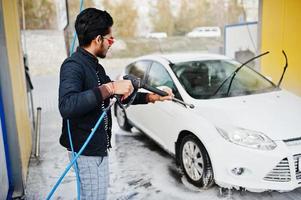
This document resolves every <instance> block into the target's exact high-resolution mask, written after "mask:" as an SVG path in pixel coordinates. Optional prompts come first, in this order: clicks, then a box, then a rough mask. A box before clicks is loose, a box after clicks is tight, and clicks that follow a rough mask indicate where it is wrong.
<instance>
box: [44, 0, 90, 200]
mask: <svg viewBox="0 0 301 200" xmlns="http://www.w3.org/2000/svg"><path fill="white" fill-rule="evenodd" d="M83 8H84V0H80V9H79V12H81V11H82V10H83ZM76 39H77V34H76V32H75V31H74V34H73V39H72V44H71V49H70V54H69V56H71V55H72V53H73V52H74V46H75V41H76ZM67 127H68V136H69V142H70V147H71V151H72V157H71V158H72V161H74V162H71V163H74V171H75V175H76V188H77V199H78V200H80V179H79V172H78V165H77V162H76V160H77V158H78V157H79V155H80V153H79V152H78V154H75V152H74V148H73V143H72V138H71V131H70V122H69V119H67ZM93 134H94V133H93ZM89 141H90V140H89ZM89 141H88V140H87V142H89ZM83 147H84V146H83ZM83 147H82V149H83ZM77 155H78V156H77ZM69 165H70V164H69ZM69 165H68V166H69ZM72 165H73V164H72ZM72 165H70V167H71V166H72ZM70 167H69V169H68V170H65V172H64V173H63V175H62V176H61V178H60V179H59V180H58V182H57V183H56V185H55V186H54V187H53V188H52V190H51V192H50V193H49V194H48V197H47V200H48V199H50V198H51V196H52V195H53V193H54V192H55V190H56V188H57V187H58V186H59V184H60V183H61V181H62V180H63V178H64V176H65V175H66V174H67V172H68V171H69V170H70ZM67 168H68V167H67ZM67 168H66V169H67Z"/></svg>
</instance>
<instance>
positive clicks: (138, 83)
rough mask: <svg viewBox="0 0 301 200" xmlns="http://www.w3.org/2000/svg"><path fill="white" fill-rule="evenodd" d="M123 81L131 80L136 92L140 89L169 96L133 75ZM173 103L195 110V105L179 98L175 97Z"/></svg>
mask: <svg viewBox="0 0 301 200" xmlns="http://www.w3.org/2000/svg"><path fill="white" fill-rule="evenodd" d="M123 79H124V80H130V81H131V82H132V85H133V86H134V90H135V91H137V90H138V89H140V88H143V89H146V90H148V91H150V92H153V93H155V94H158V95H160V96H167V95H168V94H167V92H164V91H162V90H159V89H157V88H155V87H151V86H149V85H147V84H146V83H145V82H143V81H141V79H140V78H137V77H135V76H133V75H125V76H124V77H123ZM172 101H174V102H178V103H181V104H183V105H185V106H188V107H189V108H191V109H193V108H194V105H193V104H189V103H186V102H184V101H182V100H180V99H177V98H175V97H173V98H172Z"/></svg>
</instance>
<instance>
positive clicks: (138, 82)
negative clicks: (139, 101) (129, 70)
mask: <svg viewBox="0 0 301 200" xmlns="http://www.w3.org/2000/svg"><path fill="white" fill-rule="evenodd" d="M123 79H124V80H130V81H131V82H132V85H133V87H134V89H135V90H138V89H139V88H142V84H141V79H140V78H138V77H136V76H133V75H130V74H128V75H125V76H123Z"/></svg>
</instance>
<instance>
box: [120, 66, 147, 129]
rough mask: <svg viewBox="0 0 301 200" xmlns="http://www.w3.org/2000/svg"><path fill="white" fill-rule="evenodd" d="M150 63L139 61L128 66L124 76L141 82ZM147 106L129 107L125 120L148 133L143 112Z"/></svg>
mask: <svg viewBox="0 0 301 200" xmlns="http://www.w3.org/2000/svg"><path fill="white" fill-rule="evenodd" d="M151 63H152V61H150V60H141V61H137V62H134V63H132V64H130V65H129V66H128V67H127V68H126V70H125V73H126V74H130V75H133V76H136V77H138V78H140V79H141V80H142V81H144V80H145V78H146V74H147V71H148V70H149V67H150V65H151ZM139 92H146V91H145V90H141V89H140V90H139ZM145 109H147V106H146V105H145V104H140V105H131V106H130V107H128V108H127V110H126V115H127V118H128V119H129V120H130V122H132V123H133V124H134V125H135V126H137V127H139V128H140V129H142V130H143V131H145V132H149V130H148V129H147V128H146V127H147V122H148V121H147V117H145V116H146V115H147V113H146V112H145Z"/></svg>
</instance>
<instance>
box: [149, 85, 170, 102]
mask: <svg viewBox="0 0 301 200" xmlns="http://www.w3.org/2000/svg"><path fill="white" fill-rule="evenodd" d="M157 88H158V89H160V90H163V91H164V92H166V93H167V94H168V96H164V97H163V96H160V95H158V94H154V93H150V94H148V95H147V101H148V102H151V103H155V102H156V101H166V100H172V98H173V97H174V94H173V93H172V89H170V88H169V87H167V86H160V87H157Z"/></svg>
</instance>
